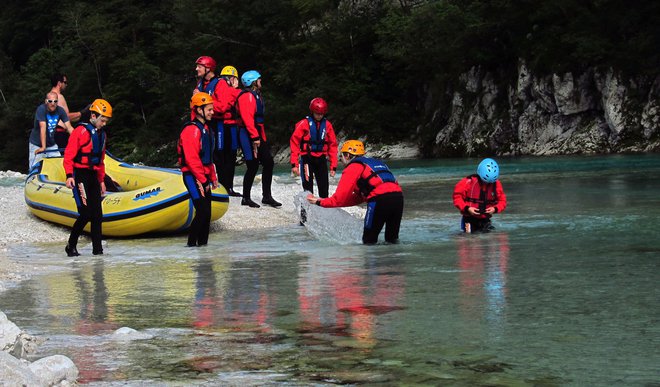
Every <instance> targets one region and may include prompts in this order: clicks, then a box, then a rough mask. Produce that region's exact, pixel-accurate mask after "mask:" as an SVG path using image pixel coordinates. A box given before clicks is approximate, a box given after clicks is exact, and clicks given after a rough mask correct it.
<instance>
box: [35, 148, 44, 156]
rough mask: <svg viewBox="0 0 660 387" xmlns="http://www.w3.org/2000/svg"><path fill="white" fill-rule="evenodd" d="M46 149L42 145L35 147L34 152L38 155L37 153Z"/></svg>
mask: <svg viewBox="0 0 660 387" xmlns="http://www.w3.org/2000/svg"><path fill="white" fill-rule="evenodd" d="M45 150H46V147H44V146H42V147H41V148H37V149H35V150H34V154H35V155H38V154H39V153H41V152H43V151H45Z"/></svg>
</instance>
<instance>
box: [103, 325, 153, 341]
mask: <svg viewBox="0 0 660 387" xmlns="http://www.w3.org/2000/svg"><path fill="white" fill-rule="evenodd" d="M112 338H113V340H121V341H131V340H149V339H152V338H153V335H150V334H148V333H143V332H139V331H136V330H135V329H133V328H129V327H121V328H119V329H117V330H116V331H114V332H113V333H112Z"/></svg>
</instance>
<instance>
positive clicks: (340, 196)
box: [318, 163, 364, 207]
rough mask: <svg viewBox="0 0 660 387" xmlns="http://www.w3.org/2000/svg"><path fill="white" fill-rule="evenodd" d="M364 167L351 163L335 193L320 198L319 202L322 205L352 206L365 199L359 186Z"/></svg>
mask: <svg viewBox="0 0 660 387" xmlns="http://www.w3.org/2000/svg"><path fill="white" fill-rule="evenodd" d="M363 170H364V167H363V166H362V165H360V164H355V163H354V164H351V165H349V166H348V167H346V169H344V173H342V175H341V179H339V184H338V185H337V190H336V191H335V193H334V194H333V195H332V196H331V197H329V198H325V199H320V202H319V203H318V204H319V205H320V206H321V207H350V206H355V205H358V204H360V203H362V202H363V201H364V199H363V198H362V195H360V193H359V191H358V188H357V181H358V179H359V178H360V175H361V174H362V171H363Z"/></svg>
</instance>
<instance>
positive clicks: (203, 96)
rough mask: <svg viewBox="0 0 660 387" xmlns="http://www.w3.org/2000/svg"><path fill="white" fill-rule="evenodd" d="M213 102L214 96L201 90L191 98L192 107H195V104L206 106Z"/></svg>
mask: <svg viewBox="0 0 660 387" xmlns="http://www.w3.org/2000/svg"><path fill="white" fill-rule="evenodd" d="M210 103H213V98H212V97H211V96H210V95H209V94H208V93H204V92H199V93H197V94H195V95H193V96H192V98H190V108H191V109H194V108H195V106H204V105H208V104H210Z"/></svg>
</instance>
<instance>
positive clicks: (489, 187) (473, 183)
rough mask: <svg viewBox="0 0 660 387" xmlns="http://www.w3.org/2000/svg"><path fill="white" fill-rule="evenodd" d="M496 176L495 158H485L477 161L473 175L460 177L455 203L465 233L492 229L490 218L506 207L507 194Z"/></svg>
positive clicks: (497, 172)
mask: <svg viewBox="0 0 660 387" xmlns="http://www.w3.org/2000/svg"><path fill="white" fill-rule="evenodd" d="M499 176H500V167H499V165H498V164H497V161H495V160H493V159H490V158H486V159H483V160H482V161H481V163H479V166H478V167H477V173H476V174H474V175H470V176H468V177H465V178H463V179H461V180H460V181H459V182H458V183H457V184H456V186H455V187H454V194H453V201H454V206H455V207H456V208H458V210H459V211H460V212H461V214H462V215H463V217H462V218H461V230H463V231H464V232H466V233H472V232H478V231H482V232H488V231H490V230H493V229H494V228H495V227H493V225H492V224H491V222H490V218H492V217H493V214H499V213H500V212H502V211H504V209H505V208H506V195H505V194H504V189H503V188H502V183H500V181H499V180H498V178H499Z"/></svg>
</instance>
